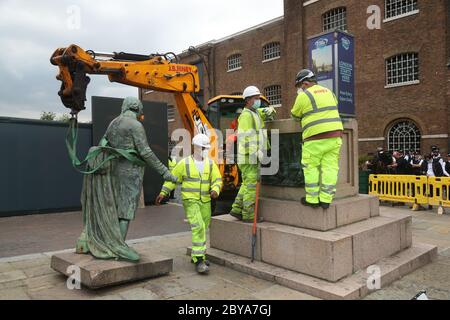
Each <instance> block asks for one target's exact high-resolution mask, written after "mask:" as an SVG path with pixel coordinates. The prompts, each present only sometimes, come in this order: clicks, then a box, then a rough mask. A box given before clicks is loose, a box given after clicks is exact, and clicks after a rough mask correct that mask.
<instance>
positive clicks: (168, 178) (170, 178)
mask: <svg viewBox="0 0 450 320" xmlns="http://www.w3.org/2000/svg"><path fill="white" fill-rule="evenodd" d="M163 179H164V181H170V182H173V183H176V182H177V181H178V178H177V177H175V176H174V175H173V174H171V173H170V171H167V172H166V173H165V174H164V175H163Z"/></svg>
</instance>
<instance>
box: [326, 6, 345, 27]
mask: <svg viewBox="0 0 450 320" xmlns="http://www.w3.org/2000/svg"><path fill="white" fill-rule="evenodd" d="M322 19H323V31H332V30H343V31H345V30H347V9H346V8H345V7H340V8H335V9H331V10H330V11H328V12H325V13H324V14H323V16H322Z"/></svg>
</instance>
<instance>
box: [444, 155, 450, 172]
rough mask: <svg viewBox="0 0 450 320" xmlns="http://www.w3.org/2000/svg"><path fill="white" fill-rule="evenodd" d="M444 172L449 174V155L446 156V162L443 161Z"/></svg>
mask: <svg viewBox="0 0 450 320" xmlns="http://www.w3.org/2000/svg"><path fill="white" fill-rule="evenodd" d="M445 171H447V172H448V173H450V153H448V154H447V161H445Z"/></svg>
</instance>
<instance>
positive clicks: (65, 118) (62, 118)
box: [56, 113, 70, 122]
mask: <svg viewBox="0 0 450 320" xmlns="http://www.w3.org/2000/svg"><path fill="white" fill-rule="evenodd" d="M69 120H70V116H69V115H68V114H67V113H64V114H62V115H60V116H59V117H58V118H57V119H56V121H61V122H69Z"/></svg>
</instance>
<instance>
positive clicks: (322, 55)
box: [308, 31, 355, 117]
mask: <svg viewBox="0 0 450 320" xmlns="http://www.w3.org/2000/svg"><path fill="white" fill-rule="evenodd" d="M308 52H309V67H310V69H311V70H312V71H313V72H314V73H315V74H316V75H317V80H318V82H319V84H320V85H322V86H324V87H327V88H328V89H330V90H332V91H333V92H334V93H335V95H336V97H337V98H338V101H339V112H340V114H341V115H343V116H348V117H354V116H355V71H354V70H355V69H354V65H355V51H354V39H353V36H352V35H349V34H348V33H345V32H342V31H333V32H330V33H326V34H323V35H320V36H316V37H312V38H310V39H309V40H308Z"/></svg>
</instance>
